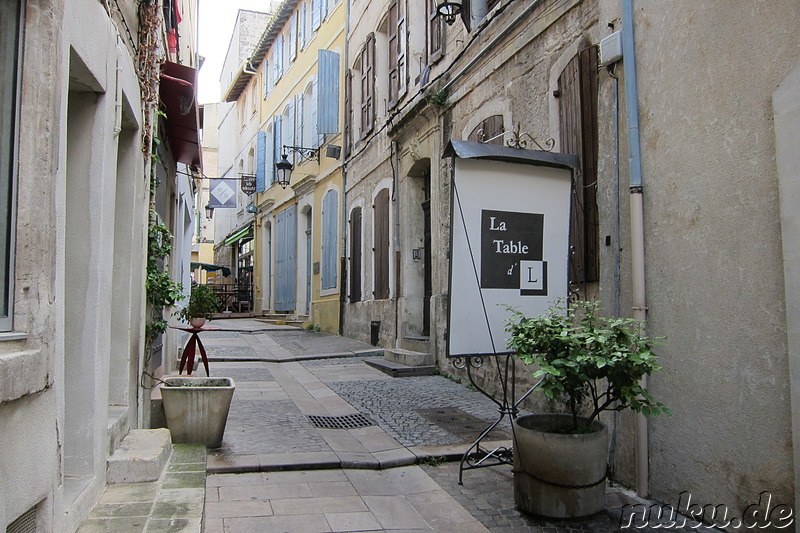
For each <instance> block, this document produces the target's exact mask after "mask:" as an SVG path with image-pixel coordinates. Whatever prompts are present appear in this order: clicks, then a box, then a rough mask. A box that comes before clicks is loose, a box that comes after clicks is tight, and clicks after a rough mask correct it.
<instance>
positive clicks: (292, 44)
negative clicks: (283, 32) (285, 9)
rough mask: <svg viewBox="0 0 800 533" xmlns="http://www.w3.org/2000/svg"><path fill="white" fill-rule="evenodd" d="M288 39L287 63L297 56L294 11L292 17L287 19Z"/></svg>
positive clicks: (295, 16) (295, 14)
mask: <svg viewBox="0 0 800 533" xmlns="http://www.w3.org/2000/svg"><path fill="white" fill-rule="evenodd" d="M288 41H289V63H291V62H292V61H294V60H295V58H296V57H297V13H296V12H295V13H292V17H291V18H290V19H289V33H288Z"/></svg>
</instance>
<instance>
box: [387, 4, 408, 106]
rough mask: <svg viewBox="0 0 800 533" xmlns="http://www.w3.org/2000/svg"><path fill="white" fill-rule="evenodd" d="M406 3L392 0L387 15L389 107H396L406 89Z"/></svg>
mask: <svg viewBox="0 0 800 533" xmlns="http://www.w3.org/2000/svg"><path fill="white" fill-rule="evenodd" d="M403 5H404V3H403V2H402V1H398V0H392V2H391V3H390V4H389V12H388V15H387V28H386V34H387V42H388V52H389V63H388V64H389V107H394V106H396V105H397V102H399V101H400V98H401V97H402V96H403V94H404V93H405V89H406V17H405V12H404V9H403Z"/></svg>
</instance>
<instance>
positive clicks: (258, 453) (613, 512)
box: [203, 320, 688, 533]
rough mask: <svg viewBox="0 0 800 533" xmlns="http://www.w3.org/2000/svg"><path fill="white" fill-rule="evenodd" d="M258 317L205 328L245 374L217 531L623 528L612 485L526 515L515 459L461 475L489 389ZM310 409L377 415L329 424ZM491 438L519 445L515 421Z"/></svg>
mask: <svg viewBox="0 0 800 533" xmlns="http://www.w3.org/2000/svg"><path fill="white" fill-rule="evenodd" d="M222 322H223V321H214V322H213V323H212V325H213V326H216V327H221V326H223V324H222ZM224 322H225V324H224V326H225V327H227V328H230V329H235V328H236V327H237V325H238V324H239V323H242V324H243V325H247V324H246V323H244V322H243V321H233V320H229V321H224ZM248 327H249V328H252V329H248V330H247V331H243V332H241V333H238V337H237V333H236V332H234V331H220V332H208V333H205V334H203V335H204V336H203V339H204V343H205V344H206V347H207V348H208V352H209V356H210V358H211V359H212V361H217V362H213V363H212V366H211V368H212V375H220V376H221V375H226V376H231V377H233V378H234V380H235V381H236V383H237V391H236V394H235V395H234V401H233V404H232V406H231V414H230V416H229V420H228V426H227V429H226V433H225V438H224V440H223V446H222V447H221V448H219V449H216V450H210V451H209V453H210V455H209V459H208V472H209V474H210V475H209V477H208V480H207V493H206V531H208V532H225V533H236V532H249V531H252V532H261V531H298V532H304V533H305V532H313V531H388V530H392V531H396V530H397V531H420V530H422V531H459V532H462V531H463V532H469V531H487V530H488V531H493V532H495V531H496V532H512V531H514V532H515V531H530V532H537V533H538V532H541V533H544V532H549V533H562V532H584V531H587V532H588V531H597V532H601V533H603V532H611V531H620V527H619V524H620V514H621V511H620V508H621V507H622V506H623V505H624V504H626V503H637V502H638V500H637V499H636V498H635V497H633V496H632V495H631V494H630V493H627V492H624V491H623V490H621V489H619V488H616V487H610V488H609V490H608V497H607V509H606V511H604V512H603V513H600V514H598V515H596V516H594V517H590V518H588V519H584V520H575V521H552V520H544V519H540V518H535V517H530V516H526V515H524V514H522V513H520V512H519V511H517V510H516V509H515V507H514V502H513V484H512V474H511V470H510V467H493V468H483V469H477V470H469V471H467V472H465V473H464V481H465V484H464V485H463V486H460V485H458V462H457V461H456V462H452V460H453V459H456V458H460V455H461V454H462V453H463V451H464V450H465V449H466V448H467V447H468V446H469V443H470V442H471V441H472V440H473V439H474V438H475V437H476V436H477V435H478V434H479V433H480V431H481V430H482V429H483V428H484V427H486V426H487V425H488V424H489V423H490V422H492V421H494V419H495V418H496V416H497V410H496V405H495V404H494V403H493V402H491V401H490V400H488V399H487V398H485V397H484V396H483V395H481V394H480V393H477V392H475V391H474V390H470V389H469V388H468V387H466V386H464V385H461V384H458V383H455V382H453V381H450V380H448V379H446V378H445V377H443V376H427V377H408V378H396V379H394V378H390V377H388V376H386V375H385V374H383V373H381V372H380V371H378V370H375V369H374V368H372V367H369V366H368V365H366V364H365V363H364V360H365V359H366V358H367V356H369V355H370V353H371V351H372V350H374V348H372V347H370V346H368V345H363V344H361V343H357V342H356V341H352V340H349V339H341V338H340V337H337V336H333V335H326V334H320V333H314V332H308V331H305V330H298V329H295V330H291V329H287V327H285V326H284V327H280V326H278V327H265V326H259V325H251V326H248ZM242 329H244V328H242ZM359 344H360V345H359ZM237 350H238V352H237ZM245 354H246V355H245ZM345 356H348V357H345ZM236 361H238V362H236ZM278 361H281V362H278ZM310 416H318V417H329V418H327V420H328V421H333V422H336V421H337V420H341V417H347V416H360V417H363V418H364V419H366V422H364V421H363V420H362V422H363V423H365V424H370V425H363V427H351V428H341V429H323V428H320V427H317V426H315V424H314V423H313V422H312V421H311V419H310V418H309V417H310ZM494 437H495V438H497V439H500V440H498V441H497V443H498V444H504V445H510V440H508V439H509V428H508V425H507V424H505V425H501V426H500V428H499V431H498V433H497V435H494ZM444 458H446V459H449V460H451V462H441V460H442V459H444ZM640 530H642V531H656V529H651V528H640ZM658 530H659V531H660V530H661V529H658ZM675 531H682V530H681V529H675ZM687 531H688V530H687Z"/></svg>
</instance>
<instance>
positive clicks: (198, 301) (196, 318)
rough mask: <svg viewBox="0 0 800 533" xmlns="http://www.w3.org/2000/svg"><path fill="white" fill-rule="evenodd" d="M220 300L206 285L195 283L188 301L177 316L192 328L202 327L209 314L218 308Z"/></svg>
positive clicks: (208, 318) (209, 316)
mask: <svg viewBox="0 0 800 533" xmlns="http://www.w3.org/2000/svg"><path fill="white" fill-rule="evenodd" d="M220 307H221V306H220V301H219V298H217V295H216V294H214V291H213V290H212V289H211V287H209V286H208V285H197V286H196V287H194V288H192V293H191V295H190V296H189V303H188V304H186V307H184V308H183V309H181V310H180V311H179V312H178V316H179V317H180V318H181V319H183V320H184V321H186V322H188V323H189V324H191V326H192V327H193V328H196V329H199V328H201V327H203V324H205V323H206V320H211V315H213V314H214V313H216V312H218V311H219V310H220Z"/></svg>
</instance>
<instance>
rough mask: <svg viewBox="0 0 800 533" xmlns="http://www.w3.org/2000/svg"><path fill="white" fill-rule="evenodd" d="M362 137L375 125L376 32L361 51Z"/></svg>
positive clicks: (370, 36) (368, 38)
mask: <svg viewBox="0 0 800 533" xmlns="http://www.w3.org/2000/svg"><path fill="white" fill-rule="evenodd" d="M360 70H361V121H360V122H361V128H360V129H361V137H365V136H366V135H367V134H368V133H370V132H371V131H372V128H373V127H374V126H375V34H374V33H370V34H369V36H368V37H367V42H366V43H365V44H364V49H363V50H362V51H361V68H360Z"/></svg>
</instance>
